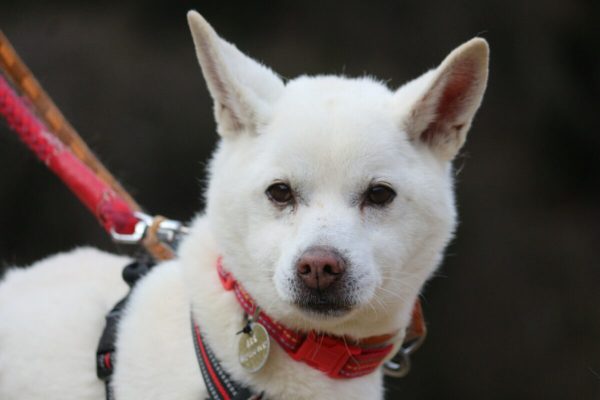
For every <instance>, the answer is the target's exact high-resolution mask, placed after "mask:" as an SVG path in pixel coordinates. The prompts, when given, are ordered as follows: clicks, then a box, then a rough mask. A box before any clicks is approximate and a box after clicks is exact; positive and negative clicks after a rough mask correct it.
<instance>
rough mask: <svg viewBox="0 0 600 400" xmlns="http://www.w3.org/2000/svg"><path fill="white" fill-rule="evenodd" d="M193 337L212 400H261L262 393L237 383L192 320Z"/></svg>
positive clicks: (197, 356) (197, 357)
mask: <svg viewBox="0 0 600 400" xmlns="http://www.w3.org/2000/svg"><path fill="white" fill-rule="evenodd" d="M191 326H192V335H193V337H194V348H195V350H196V359H197V360H198V365H199V366H200V372H201V373H202V378H203V379H204V384H205V385H206V390H207V391H208V394H209V396H210V399H211V400H260V399H262V393H260V394H253V393H252V392H251V391H250V390H249V389H248V388H247V387H245V386H242V385H240V384H238V383H236V382H235V381H234V380H232V379H231V377H230V376H229V374H228V373H227V372H226V371H225V370H224V369H223V367H222V366H221V364H220V363H219V361H218V360H217V357H216V356H215V354H214V353H213V351H212V350H211V348H210V347H209V346H208V344H207V343H206V341H205V340H204V338H203V337H202V333H201V332H200V328H199V327H198V325H197V324H196V323H195V322H194V320H193V319H191Z"/></svg>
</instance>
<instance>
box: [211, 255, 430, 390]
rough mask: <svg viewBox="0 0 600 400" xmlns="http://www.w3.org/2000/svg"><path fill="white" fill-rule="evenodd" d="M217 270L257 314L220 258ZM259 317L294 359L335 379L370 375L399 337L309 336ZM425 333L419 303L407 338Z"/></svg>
mask: <svg viewBox="0 0 600 400" xmlns="http://www.w3.org/2000/svg"><path fill="white" fill-rule="evenodd" d="M217 271H218V273H219V278H220V279H221V283H222V284H223V287H224V288H225V290H228V291H230V290H233V291H234V292H235V295H236V298H237V300H238V302H239V303H240V305H241V306H242V308H243V309H244V311H245V312H246V314H247V315H255V312H256V303H255V302H254V300H253V299H252V297H250V295H249V294H248V292H246V291H245V290H244V288H242V286H241V285H240V284H239V283H238V282H237V281H236V280H235V278H234V277H233V275H231V274H230V273H229V272H227V271H225V269H224V267H223V263H222V261H221V258H220V257H219V259H218V261H217ZM256 318H257V321H258V322H260V323H261V324H262V325H263V326H264V327H265V328H266V329H267V331H268V332H269V335H270V336H271V337H272V338H273V339H274V340H275V341H276V342H277V343H279V345H280V346H281V348H282V349H284V350H285V351H286V353H288V355H289V356H290V357H292V358H293V359H294V360H296V361H302V362H304V363H305V364H308V365H309V366H311V367H313V368H315V369H318V370H319V371H322V372H324V373H325V374H327V375H328V376H329V377H331V378H335V379H347V378H356V377H359V376H363V375H367V374H370V373H371V372H373V371H374V370H376V369H377V368H379V366H380V365H381V364H382V363H383V362H384V360H385V359H386V358H387V357H388V355H389V354H390V352H391V351H392V349H393V348H394V344H393V343H392V342H391V339H393V338H394V337H395V336H396V334H390V335H382V336H372V337H368V338H365V339H362V340H360V341H356V340H353V339H348V338H346V337H339V336H331V335H321V334H317V333H316V332H314V331H311V332H309V333H308V334H307V333H303V332H298V331H295V330H292V329H289V328H287V327H285V326H283V325H281V324H280V323H278V322H276V321H274V320H273V319H272V318H271V317H269V316H268V315H267V314H266V313H265V312H264V311H262V310H260V311H259V313H258V316H257V317H256ZM415 322H416V323H415ZM415 327H416V329H415ZM424 331H425V325H424V323H423V318H422V313H421V305H420V304H419V302H418V301H417V304H416V305H415V309H414V310H413V321H412V323H411V327H410V328H409V330H408V331H407V333H406V338H407V339H409V338H412V339H414V336H415V334H417V335H421V334H423V332H424ZM407 339H405V343H406V341H407Z"/></svg>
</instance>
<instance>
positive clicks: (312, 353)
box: [290, 331, 362, 379]
mask: <svg viewBox="0 0 600 400" xmlns="http://www.w3.org/2000/svg"><path fill="white" fill-rule="evenodd" d="M361 352H362V349H361V348H360V347H356V346H352V345H347V344H346V343H345V342H342V341H340V340H336V339H334V338H332V337H329V336H327V335H323V336H317V334H316V333H315V332H314V331H313V332H310V333H309V334H308V336H306V339H304V341H303V342H302V344H301V345H300V347H299V348H298V350H296V351H295V352H294V353H290V355H291V357H292V358H293V359H294V360H296V361H303V362H304V363H306V364H308V365H310V366H311V367H313V368H315V369H318V370H319V371H322V372H324V373H326V374H327V375H328V376H329V377H331V378H336V379H339V378H343V376H342V375H341V374H340V371H341V370H342V368H343V367H344V366H345V365H346V363H347V362H348V360H349V359H350V358H351V357H353V356H356V355H358V354H360V353H361Z"/></svg>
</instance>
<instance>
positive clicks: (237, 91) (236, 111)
mask: <svg viewBox="0 0 600 400" xmlns="http://www.w3.org/2000/svg"><path fill="white" fill-rule="evenodd" d="M187 17H188V23H189V25H190V30H191V31H192V37H193V39H194V44H195V46H196V55H197V56H198V61H199V62H200V66H201V67H202V73H203V74H204V78H205V80H206V84H207V86H208V90H209V91H210V94H211V96H212V98H213V100H214V108H215V118H216V120H217V130H218V132H219V134H220V135H221V136H222V137H224V138H232V137H235V136H237V135H238V134H240V133H243V132H247V133H256V130H257V127H258V126H260V125H261V124H262V123H264V122H265V121H267V120H268V118H269V116H270V106H271V104H272V103H273V102H274V101H275V100H276V99H277V98H278V97H279V95H280V94H281V92H282V90H283V88H284V84H283V81H282V80H281V79H280V78H279V77H278V76H277V75H276V74H275V73H274V72H273V71H271V70H270V69H269V68H267V67H265V66H264V65H262V64H260V63H259V62H257V61H254V60H253V59H251V58H250V57H248V56H246V55H245V54H243V53H242V52H241V51H239V50H238V49H237V48H236V47H235V46H234V45H232V44H231V43H229V42H227V41H225V40H223V39H222V38H220V37H219V35H217V33H216V32H215V31H214V29H213V28H212V26H210V24H209V23H208V22H206V20H205V19H204V18H203V17H202V16H201V15H200V14H198V13H197V12H196V11H190V12H188V14H187Z"/></svg>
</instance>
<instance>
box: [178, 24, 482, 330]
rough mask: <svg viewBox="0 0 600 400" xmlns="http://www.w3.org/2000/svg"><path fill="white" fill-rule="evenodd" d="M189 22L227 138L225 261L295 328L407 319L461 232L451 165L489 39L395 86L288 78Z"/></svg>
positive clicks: (216, 164)
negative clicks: (447, 248)
mask: <svg viewBox="0 0 600 400" xmlns="http://www.w3.org/2000/svg"><path fill="white" fill-rule="evenodd" d="M188 18H189V23H190V27H191V30H192V34H193V38H194V42H195V45H196V51H197V55H198V58H199V61H200V64H201V67H202V71H203V74H204V77H205V79H206V82H207V85H208V88H209V91H210V93H211V95H212V97H213V99H214V104H215V115H216V120H217V125H218V132H219V134H220V136H221V138H222V140H221V142H220V144H219V147H218V149H217V151H216V153H215V155H214V158H213V160H212V163H211V167H210V175H211V179H210V184H209V188H208V192H207V212H206V213H207V216H208V219H209V223H210V225H211V229H212V232H213V233H214V235H215V238H216V241H217V244H218V247H219V250H220V251H221V253H222V255H223V257H224V262H225V265H226V268H228V269H229V270H230V271H231V272H233V274H234V275H235V276H236V278H237V279H238V280H239V281H241V283H242V284H243V286H244V287H245V288H246V289H247V290H248V291H249V292H250V294H251V295H252V296H254V298H255V299H256V301H257V302H258V304H259V305H261V306H262V307H263V308H265V309H266V310H267V311H268V312H269V313H271V314H272V315H273V316H275V317H276V318H278V319H280V320H282V321H284V322H285V323H287V324H289V325H291V326H296V327H298V328H315V327H316V328H318V329H321V330H326V331H329V332H331V333H334V334H354V335H356V336H362V335H366V334H373V332H377V331H378V330H381V332H389V330H390V329H392V328H395V329H399V328H400V327H402V326H405V325H406V322H407V320H408V318H409V314H410V310H411V309H412V306H413V303H414V301H415V298H416V296H417V295H418V293H419V290H420V288H421V287H422V285H423V283H424V282H425V280H426V279H427V278H428V277H429V276H430V275H431V273H432V272H433V271H434V269H435V268H436V266H437V265H438V263H439V261H440V259H441V255H442V252H443V250H444V247H445V246H446V244H447V242H448V240H449V239H450V237H451V235H452V232H453V229H454V226H455V206H454V199H453V190H452V185H453V183H452V176H451V175H452V174H451V172H452V171H451V161H452V159H453V158H454V156H455V155H456V153H457V152H458V151H459V149H460V147H461V146H462V144H463V142H464V141H465V136H466V133H467V131H468V129H469V127H470V125H471V121H472V119H473V116H474V114H475V111H476V110H477V108H478V107H479V104H480V102H481V99H482V96H483V92H484V90H485V86H486V81H487V65H488V46H487V43H486V42H485V41H484V40H483V39H478V38H476V39H473V40H471V41H469V42H467V43H465V44H463V45H462V46H460V47H458V48H457V49H456V50H454V51H453V52H452V53H451V54H450V55H449V56H448V57H447V58H446V59H445V60H444V61H443V63H442V64H441V65H440V66H439V67H438V68H437V69H435V70H432V71H429V72H427V73H426V74H424V75H422V76H421V77H419V78H417V79H416V80H413V81H411V82H410V83H408V84H406V85H404V86H402V87H401V88H399V89H398V90H396V91H391V90H389V89H388V88H387V87H386V86H385V85H383V84H382V83H380V82H377V81H375V80H373V79H371V78H359V79H348V78H344V77H337V76H316V77H300V78H297V79H293V80H291V81H289V82H287V83H284V82H283V80H282V79H281V78H280V77H279V76H277V75H276V74H275V73H273V72H272V71H271V70H270V69H269V68H267V67H265V66H263V65H261V64H259V63H258V62H256V61H254V60H252V59H250V58H248V57H247V56H245V55H244V54H242V53H241V52H240V51H238V50H237V48H236V47H235V46H233V45H232V44H230V43H228V42H226V41H224V40H223V39H221V38H220V37H219V36H218V35H217V34H216V33H215V32H214V30H213V29H212V27H211V26H210V25H209V24H208V23H207V22H206V21H205V20H204V19H203V18H202V17H201V16H200V15H199V14H198V13H196V12H190V13H189V14H188Z"/></svg>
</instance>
